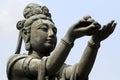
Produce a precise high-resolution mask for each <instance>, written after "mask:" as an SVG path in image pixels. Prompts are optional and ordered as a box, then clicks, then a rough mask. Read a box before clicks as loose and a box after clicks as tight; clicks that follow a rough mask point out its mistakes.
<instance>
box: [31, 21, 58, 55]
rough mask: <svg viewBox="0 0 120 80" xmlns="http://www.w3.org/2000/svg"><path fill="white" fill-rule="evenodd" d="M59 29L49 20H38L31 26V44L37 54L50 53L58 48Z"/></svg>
mask: <svg viewBox="0 0 120 80" xmlns="http://www.w3.org/2000/svg"><path fill="white" fill-rule="evenodd" d="M56 33H57V29H56V27H55V25H54V24H53V23H52V22H51V21H49V20H43V19H42V20H41V19H39V20H36V21H34V22H33V24H32V25H31V34H30V44H31V47H32V49H33V50H35V51H37V52H44V54H45V53H50V52H51V51H52V50H53V49H54V48H55V46H56V42H57V38H56Z"/></svg>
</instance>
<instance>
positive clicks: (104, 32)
mask: <svg viewBox="0 0 120 80" xmlns="http://www.w3.org/2000/svg"><path fill="white" fill-rule="evenodd" d="M23 14H24V17H25V19H24V20H21V21H19V22H18V23H17V29H18V30H19V31H20V32H19V33H20V34H19V38H18V45H17V49H16V52H15V54H14V55H12V56H11V57H10V59H9V61H8V64H7V76H8V79H9V80H88V76H89V73H90V71H91V69H92V67H93V64H94V61H95V58H96V55H97V52H98V49H99V47H100V43H101V41H103V40H105V39H106V38H107V37H108V36H109V35H110V34H112V32H113V31H114V29H115V26H116V23H115V22H114V20H112V21H110V22H109V23H108V24H107V25H104V26H103V27H101V25H100V24H99V23H98V22H96V21H95V20H94V19H92V18H91V17H90V16H85V17H83V19H81V20H79V21H78V22H77V23H75V24H74V25H72V26H71V27H70V28H69V30H68V31H67V33H66V34H65V36H64V37H63V38H62V39H61V41H60V43H59V44H58V45H57V46H56V42H57V37H56V34H57V28H56V27H55V24H54V22H53V20H52V18H51V14H50V13H49V9H48V8H47V7H45V6H41V5H39V4H35V3H30V4H28V5H27V6H26V8H25V9H24V12H23ZM83 36H92V37H91V39H90V40H89V41H88V45H87V46H86V49H85V50H84V52H83V55H82V58H81V60H80V61H79V62H78V63H76V64H75V65H72V66H71V65H67V64H65V63H64V62H65V60H66V58H67V56H68V54H69V52H70V50H71V49H72V47H73V46H74V41H75V40H76V39H78V38H81V37H83ZM22 39H23V40H24V42H25V48H26V50H27V51H28V54H20V48H21V44H22ZM55 46H56V47H55ZM51 53H52V54H51Z"/></svg>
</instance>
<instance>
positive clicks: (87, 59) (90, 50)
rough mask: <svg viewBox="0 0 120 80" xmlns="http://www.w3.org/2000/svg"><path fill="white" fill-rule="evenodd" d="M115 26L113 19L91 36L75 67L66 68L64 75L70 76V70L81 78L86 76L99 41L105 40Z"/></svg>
mask: <svg viewBox="0 0 120 80" xmlns="http://www.w3.org/2000/svg"><path fill="white" fill-rule="evenodd" d="M115 26H116V23H115V22H114V21H111V22H109V23H108V24H107V25H104V26H103V28H102V29H100V30H99V31H98V32H96V33H95V34H94V35H93V36H92V38H91V39H90V41H89V42H88V45H87V47H86V49H85V51H84V53H83V55H82V58H81V60H80V61H79V63H78V64H77V65H76V68H74V67H71V69H69V68H68V69H67V70H66V75H67V77H68V78H70V76H71V75H73V74H72V71H74V72H75V75H77V78H80V79H82V80H84V79H85V78H86V77H88V75H89V73H90V71H91V69H92V67H93V64H94V62H95V58H96V55H97V52H98V49H99V47H100V43H101V41H103V40H105V39H106V38H108V37H109V36H110V35H111V34H112V32H113V31H114V29H115Z"/></svg>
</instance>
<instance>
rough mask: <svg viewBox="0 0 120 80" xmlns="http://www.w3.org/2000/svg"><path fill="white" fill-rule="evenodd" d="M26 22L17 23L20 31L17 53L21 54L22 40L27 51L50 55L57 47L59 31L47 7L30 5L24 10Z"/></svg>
mask: <svg viewBox="0 0 120 80" xmlns="http://www.w3.org/2000/svg"><path fill="white" fill-rule="evenodd" d="M23 15H24V17H25V20H21V21H19V22H18V23H17V29H18V30H19V31H20V34H19V39H18V47H17V50H16V53H19V52H20V48H21V44H22V43H21V42H22V39H23V40H24V42H25V47H26V50H28V51H29V52H30V51H32V50H34V51H36V52H40V53H43V54H44V55H49V54H50V52H51V51H52V50H54V48H55V46H56V42H57V39H56V33H57V29H56V27H55V25H54V22H53V21H52V19H51V14H50V13H49V10H48V8H47V7H45V6H41V5H38V4H35V3H30V4H28V5H27V6H26V8H25V9H24V12H23Z"/></svg>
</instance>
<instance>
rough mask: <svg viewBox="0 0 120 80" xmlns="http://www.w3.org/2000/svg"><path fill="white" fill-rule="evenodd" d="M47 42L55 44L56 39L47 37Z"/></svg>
mask: <svg viewBox="0 0 120 80" xmlns="http://www.w3.org/2000/svg"><path fill="white" fill-rule="evenodd" d="M47 42H48V43H50V44H54V42H55V41H54V39H51V38H49V39H47Z"/></svg>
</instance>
